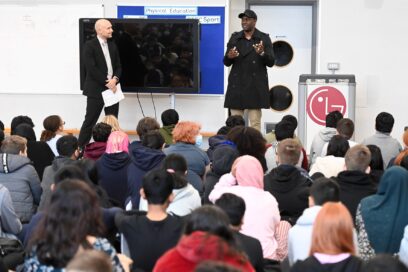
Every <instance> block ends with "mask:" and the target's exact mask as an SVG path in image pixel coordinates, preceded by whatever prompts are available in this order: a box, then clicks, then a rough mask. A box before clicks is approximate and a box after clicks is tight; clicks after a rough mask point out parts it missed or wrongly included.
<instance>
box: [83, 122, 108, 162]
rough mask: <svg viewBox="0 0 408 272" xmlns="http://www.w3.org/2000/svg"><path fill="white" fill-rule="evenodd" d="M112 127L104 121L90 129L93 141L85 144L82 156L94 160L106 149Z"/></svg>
mask: <svg viewBox="0 0 408 272" xmlns="http://www.w3.org/2000/svg"><path fill="white" fill-rule="evenodd" d="M111 131H112V127H111V126H110V125H108V124H105V123H97V124H96V125H95V126H94V128H93V129H92V138H93V140H94V141H93V142H92V143H89V144H86V145H85V149H84V158H86V159H91V160H94V161H96V160H97V159H99V158H100V157H101V156H102V154H103V153H105V151H106V142H107V141H108V138H109V135H110V134H111Z"/></svg>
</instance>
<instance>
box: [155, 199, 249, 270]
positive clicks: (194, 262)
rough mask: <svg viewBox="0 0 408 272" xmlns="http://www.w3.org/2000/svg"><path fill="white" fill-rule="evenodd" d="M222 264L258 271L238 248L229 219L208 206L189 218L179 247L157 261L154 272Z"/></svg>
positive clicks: (220, 211) (218, 209) (218, 210)
mask: <svg viewBox="0 0 408 272" xmlns="http://www.w3.org/2000/svg"><path fill="white" fill-rule="evenodd" d="M207 260H211V261H222V262H223V263H226V264H229V265H231V266H233V267H236V268H238V269H240V271H243V272H247V271H255V270H254V268H253V267H252V266H251V264H250V262H249V261H248V259H247V257H246V256H245V254H244V253H243V252H242V250H241V249H240V248H239V247H238V246H237V243H236V240H235V239H234V235H233V233H232V231H231V229H230V228H229V219H228V216H227V215H226V214H225V212H223V211H222V210H221V209H220V208H218V207H216V206H209V205H205V206H202V207H200V208H198V209H196V210H194V211H193V212H192V213H191V215H190V216H189V217H188V218H187V219H186V223H185V227H184V233H183V236H182V237H181V239H180V241H179V242H178V243H177V245H176V246H175V247H174V248H172V249H170V250H168V251H167V252H166V253H165V254H164V255H162V256H161V257H160V259H159V260H158V261H157V263H156V265H155V267H154V269H153V271H154V272H161V271H185V272H189V271H194V269H195V268H196V266H198V265H199V264H200V263H202V262H204V261H207Z"/></svg>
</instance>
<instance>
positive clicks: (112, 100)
mask: <svg viewBox="0 0 408 272" xmlns="http://www.w3.org/2000/svg"><path fill="white" fill-rule="evenodd" d="M102 97H103V102H104V103H105V107H109V106H112V105H114V104H116V103H118V102H119V101H121V100H123V99H124V98H125V96H124V95H123V92H122V88H121V86H120V83H119V84H118V85H116V92H115V93H114V92H113V91H112V90H111V89H107V90H105V91H103V92H102Z"/></svg>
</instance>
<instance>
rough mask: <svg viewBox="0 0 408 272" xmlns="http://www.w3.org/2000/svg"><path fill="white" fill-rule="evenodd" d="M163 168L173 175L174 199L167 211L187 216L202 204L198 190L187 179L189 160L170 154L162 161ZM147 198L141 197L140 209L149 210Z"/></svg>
mask: <svg viewBox="0 0 408 272" xmlns="http://www.w3.org/2000/svg"><path fill="white" fill-rule="evenodd" d="M162 169H163V170H166V171H167V172H169V173H170V174H172V176H173V196H174V199H173V201H172V202H171V203H170V205H169V207H168V208H167V213H169V214H174V215H178V216H186V215H188V214H190V213H191V212H192V211H193V210H195V209H196V208H198V207H200V206H201V198H200V195H199V194H198V191H197V190H196V189H194V187H193V186H192V185H191V184H189V183H188V181H187V176H186V175H187V162H186V159H184V157H183V156H181V155H178V154H170V155H168V156H166V158H165V159H164V161H163V163H162ZM147 207H148V205H147V200H146V199H140V205H139V210H140V211H147Z"/></svg>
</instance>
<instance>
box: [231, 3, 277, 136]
mask: <svg viewBox="0 0 408 272" xmlns="http://www.w3.org/2000/svg"><path fill="white" fill-rule="evenodd" d="M238 18H240V19H241V25H242V29H243V30H242V31H240V32H234V33H233V34H232V35H231V38H230V40H229V41H228V44H227V51H226V53H225V56H224V65H225V66H228V67H229V66H231V65H232V69H231V72H230V75H229V77H228V88H227V93H226V96H225V103H224V107H225V108H229V109H230V110H231V114H232V115H241V116H243V115H244V110H248V117H249V121H250V125H251V127H253V128H256V129H258V130H260V129H261V116H262V111H261V109H262V108H264V109H268V108H269V107H270V105H269V84H268V73H267V68H266V67H267V66H268V67H272V66H273V65H274V63H275V58H274V54H273V48H272V42H271V39H270V38H269V35H268V34H266V33H263V32H261V31H259V30H258V29H256V28H255V25H256V21H257V16H256V14H255V12H253V11H252V10H249V9H247V10H245V11H244V12H243V13H241V14H239V16H238Z"/></svg>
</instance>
